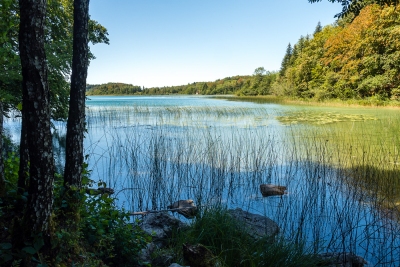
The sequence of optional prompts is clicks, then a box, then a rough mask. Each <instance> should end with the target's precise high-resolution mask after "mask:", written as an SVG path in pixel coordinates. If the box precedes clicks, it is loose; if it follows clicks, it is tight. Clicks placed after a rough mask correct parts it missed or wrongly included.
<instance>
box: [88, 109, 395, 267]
mask: <svg viewBox="0 0 400 267" xmlns="http://www.w3.org/2000/svg"><path fill="white" fill-rule="evenodd" d="M279 116H281V114H275V113H273V112H271V111H269V110H268V109H264V108H259V109H254V108H248V109H246V108H242V109H240V108H231V109H230V108H228V109H227V108H213V107H202V108H190V107H185V108H179V107H169V108H167V109H163V108H158V107H142V106H133V107H118V108H108V109H89V110H88V112H87V123H88V124H87V127H88V132H89V134H88V136H87V138H86V153H87V154H88V155H89V166H90V167H91V168H92V178H93V179H95V180H102V181H104V182H106V183H107V185H108V186H111V187H113V188H115V190H116V197H117V198H118V202H119V205H120V206H123V207H125V208H127V209H129V210H132V211H139V210H158V209H165V208H166V206H167V205H169V204H170V203H172V202H174V201H176V200H178V199H189V198H191V199H193V200H194V201H195V203H196V204H197V205H198V206H199V207H200V209H205V208H208V207H213V206H225V207H228V208H235V207H240V208H242V209H245V210H248V211H250V212H253V213H259V214H264V215H266V216H268V217H270V218H271V219H273V220H275V221H276V222H277V223H278V224H279V226H280V228H281V235H282V236H283V237H284V238H285V239H286V240H289V241H291V242H292V243H293V244H303V242H305V243H306V244H307V246H308V247H309V248H310V249H311V250H312V251H313V252H314V253H319V252H332V251H335V252H354V253H356V254H358V255H360V256H362V257H364V258H365V259H367V260H368V261H369V262H370V265H371V266H398V265H399V264H400V227H399V223H398V221H399V210H398V205H399V202H400V199H399V197H400V185H399V177H400V175H399V174H400V165H399V147H400V140H399V137H398V136H397V134H395V132H396V130H395V127H398V125H400V124H399V119H393V118H391V119H390V120H389V121H383V120H370V122H369V123H370V124H371V123H372V124H374V129H381V130H382V131H381V132H379V134H378V135H374V132H371V129H370V128H368V127H364V126H363V121H364V119H363V120H362V121H360V120H359V118H357V120H358V121H354V120H351V119H350V120H347V121H341V122H339V124H335V125H333V124H327V125H325V124H322V125H315V124H304V123H291V122H290V121H289V122H287V123H286V124H285V125H281V124H279V123H278V120H277V118H278V117H279ZM336 117H337V116H336ZM336 117H335V118H336ZM262 183H275V184H281V185H286V186H287V187H288V191H289V194H288V195H286V196H283V197H282V198H280V197H275V198H262V196H261V193H260V192H259V185H260V184H262Z"/></svg>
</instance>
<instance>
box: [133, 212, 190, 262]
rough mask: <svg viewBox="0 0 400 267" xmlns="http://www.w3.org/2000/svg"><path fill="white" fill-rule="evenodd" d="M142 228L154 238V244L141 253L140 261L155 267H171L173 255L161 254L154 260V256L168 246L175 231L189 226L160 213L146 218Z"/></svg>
mask: <svg viewBox="0 0 400 267" xmlns="http://www.w3.org/2000/svg"><path fill="white" fill-rule="evenodd" d="M140 227H141V228H142V229H143V231H145V232H146V233H147V234H149V235H151V236H152V237H153V242H152V243H150V244H148V246H147V248H145V249H143V250H142V251H141V253H140V255H139V257H140V260H141V261H142V262H148V263H152V265H153V266H169V265H170V264H171V263H172V259H173V256H172V255H168V254H165V253H159V255H158V256H157V257H155V258H154V257H153V254H154V252H155V251H160V249H162V248H164V247H165V246H166V245H168V242H169V239H170V238H171V237H172V234H173V232H174V231H178V230H179V229H181V228H184V227H187V225H186V224H185V223H183V222H181V221H180V220H178V219H177V218H175V217H173V216H171V215H170V214H168V213H167V212H160V213H149V214H147V215H146V216H144V217H143V220H142V222H141V224H140Z"/></svg>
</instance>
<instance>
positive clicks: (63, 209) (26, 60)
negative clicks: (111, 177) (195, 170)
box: [0, 0, 400, 266]
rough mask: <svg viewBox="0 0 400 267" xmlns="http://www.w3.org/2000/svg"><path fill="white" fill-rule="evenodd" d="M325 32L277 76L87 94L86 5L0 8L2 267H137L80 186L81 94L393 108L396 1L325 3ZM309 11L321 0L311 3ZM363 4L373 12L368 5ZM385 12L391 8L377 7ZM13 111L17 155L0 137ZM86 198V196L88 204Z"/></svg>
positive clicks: (115, 220)
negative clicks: (331, 18)
mask: <svg viewBox="0 0 400 267" xmlns="http://www.w3.org/2000/svg"><path fill="white" fill-rule="evenodd" d="M329 1H330V2H338V3H341V4H342V6H343V12H342V13H340V14H338V17H340V19H338V21H337V22H336V23H335V24H334V25H327V26H325V27H322V26H321V25H320V24H318V25H317V26H316V29H315V32H314V34H312V35H306V36H302V37H300V38H299V40H298V42H297V43H295V44H293V45H292V44H288V46H287V49H286V54H285V55H284V57H283V59H282V65H281V68H280V70H275V71H267V70H265V69H264V68H263V67H258V68H257V69H255V71H254V74H253V75H251V76H233V77H228V78H224V79H220V80H217V81H213V82H211V81H210V82H206V81H203V82H194V83H191V84H188V85H182V86H173V87H162V88H141V87H140V86H134V85H127V84H122V83H110V84H106V85H98V86H95V85H88V86H87V85H86V77H87V68H88V64H89V62H90V60H93V59H94V55H93V54H92V53H91V52H90V48H89V45H88V44H89V43H92V44H97V43H106V44H108V43H109V40H108V37H107V35H108V32H107V29H106V28H105V27H104V26H102V25H101V24H99V23H98V22H96V21H94V20H91V19H90V16H89V0H40V1H39V0H2V1H1V2H0V18H1V19H0V29H1V32H0V33H1V34H0V67H1V71H0V137H1V138H0V238H1V239H0V265H1V266H136V265H137V264H139V258H138V254H139V253H140V251H141V250H142V248H144V247H146V246H147V243H148V242H149V240H148V239H149V238H148V237H147V236H145V235H144V234H143V233H142V232H140V231H139V230H137V229H135V228H134V227H133V226H132V225H131V224H128V223H127V222H128V221H129V214H128V213H127V212H126V211H124V210H120V209H118V208H117V207H116V205H115V203H114V202H113V201H114V200H113V199H112V198H111V197H110V196H109V195H107V194H94V191H93V190H91V188H92V187H94V186H96V187H100V188H102V187H103V188H104V187H105V186H106V185H105V184H103V183H98V184H97V185H96V184H94V182H93V181H91V180H90V179H89V177H90V170H89V167H88V165H87V163H86V162H85V156H84V151H83V140H84V134H85V132H86V128H85V127H86V125H85V96H86V95H90V94H140V95H152V94H205V95H213V94H236V95H240V96H241V95H243V96H246V95H251V96H259V95H277V96H288V97H293V98H299V99H316V100H325V99H366V98H375V99H384V100H390V101H399V100H400V84H399V80H400V74H399V69H400V62H399V60H400V49H399V48H400V47H399V46H400V42H399V40H400V38H399V37H400V23H399V22H400V21H399V20H400V16H399V15H400V14H399V12H400V11H399V8H398V6H397V4H398V3H397V1H395V0H385V1H378V0H376V1H371V0H365V1H363V0H358V1H348V0H329ZM309 2H319V0H314V1H312V0H309ZM371 3H372V4H371ZM385 4H394V5H385ZM10 112H16V113H18V114H19V115H18V116H19V118H20V121H21V138H20V143H19V144H13V143H12V142H11V138H10V137H9V136H7V134H6V133H5V130H4V129H3V118H4V117H7V116H8V115H9V113H10ZM54 121H66V128H67V134H66V137H65V146H66V148H65V151H66V152H65V154H66V155H65V166H64V171H61V172H59V173H58V172H56V169H55V166H54V161H55V157H54V153H53V146H52V142H53V138H54V135H53V133H54V131H53V130H54V128H53V122H54ZM87 192H89V193H87ZM208 228H209V227H208Z"/></svg>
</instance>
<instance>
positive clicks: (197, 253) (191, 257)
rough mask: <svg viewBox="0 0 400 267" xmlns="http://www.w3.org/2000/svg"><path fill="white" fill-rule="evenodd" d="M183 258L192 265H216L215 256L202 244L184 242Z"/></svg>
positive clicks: (200, 266) (199, 266) (201, 266)
mask: <svg viewBox="0 0 400 267" xmlns="http://www.w3.org/2000/svg"><path fill="white" fill-rule="evenodd" d="M182 252H183V259H184V260H185V263H186V264H189V266H191V267H214V266H215V259H216V258H215V256H214V255H213V254H212V252H211V251H210V250H209V249H208V248H206V247H205V246H203V245H202V244H196V245H190V244H187V243H186V244H183V248H182Z"/></svg>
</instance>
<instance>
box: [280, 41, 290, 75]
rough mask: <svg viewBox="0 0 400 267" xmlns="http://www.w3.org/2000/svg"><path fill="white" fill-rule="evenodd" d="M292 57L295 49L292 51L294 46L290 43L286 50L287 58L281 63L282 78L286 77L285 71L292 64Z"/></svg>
mask: <svg viewBox="0 0 400 267" xmlns="http://www.w3.org/2000/svg"><path fill="white" fill-rule="evenodd" d="M292 55H293V49H292V45H291V44H290V43H289V44H288V46H287V48H286V53H285V56H284V57H283V60H282V63H281V69H280V71H279V75H280V76H284V75H285V71H286V69H287V67H288V66H289V64H290V59H291V57H292Z"/></svg>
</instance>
